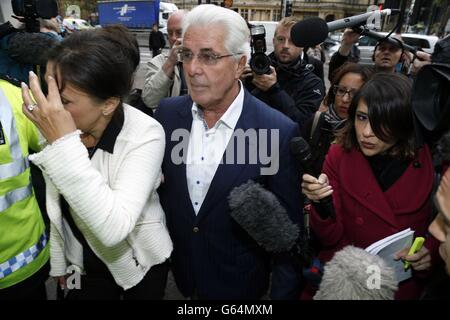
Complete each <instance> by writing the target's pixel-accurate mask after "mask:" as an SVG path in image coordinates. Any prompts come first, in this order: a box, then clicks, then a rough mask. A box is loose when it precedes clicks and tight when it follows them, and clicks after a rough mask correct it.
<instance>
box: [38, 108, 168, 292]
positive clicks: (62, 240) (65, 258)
mask: <svg viewBox="0 0 450 320" xmlns="http://www.w3.org/2000/svg"><path fill="white" fill-rule="evenodd" d="M79 134H80V131H78V130H77V131H76V132H73V133H70V134H68V135H66V136H64V137H62V138H61V139H58V140H57V141H55V142H54V143H53V144H51V145H49V146H47V147H46V148H44V150H42V151H41V152H39V153H37V154H34V155H31V156H30V160H31V161H33V162H34V163H35V164H36V165H37V166H38V167H39V168H41V170H42V171H43V173H44V177H45V179H46V182H47V187H46V194H47V211H48V215H49V218H50V222H51V228H50V263H51V271H50V275H51V276H62V275H65V274H66V270H67V268H68V267H69V266H70V265H73V266H74V267H75V268H76V269H77V270H79V271H81V272H82V271H83V251H82V246H81V245H80V243H79V242H78V241H77V239H76V238H75V236H74V235H73V233H72V230H71V229H70V227H69V224H68V223H67V221H66V220H65V219H64V218H63V217H62V214H61V208H60V194H61V195H63V196H64V198H65V199H66V201H67V202H68V204H69V206H70V208H71V214H72V217H73V220H74V221H75V224H76V225H77V227H78V228H79V229H80V231H81V232H82V233H83V235H84V237H85V238H86V240H87V242H88V244H89V246H90V247H91V248H92V250H93V251H94V253H95V254H96V255H97V256H98V257H99V258H100V259H101V260H102V261H103V262H104V263H105V264H106V266H107V267H108V269H109V270H110V272H111V274H112V275H113V277H114V279H115V281H116V282H117V284H118V285H119V286H121V287H122V288H124V289H125V290H126V289H129V288H131V287H133V286H135V285H136V284H138V283H139V282H140V281H141V280H142V278H143V277H144V276H145V274H146V273H147V271H148V270H149V269H150V268H151V267H152V266H154V265H156V264H160V263H162V262H164V261H165V260H166V259H167V258H169V256H170V254H171V252H172V248H173V247H172V241H171V239H170V236H169V233H168V230H167V227H166V221H165V215H164V211H163V209H162V207H161V205H160V202H159V197H158V194H157V192H156V189H157V188H158V186H159V184H160V182H161V163H162V160H163V156H164V147H165V136H164V130H163V129H162V127H161V125H160V124H159V123H158V122H157V121H156V120H154V119H152V118H150V117H148V116H146V115H145V114H143V113H142V112H140V111H138V110H136V109H135V108H133V107H131V106H128V105H124V124H123V127H122V129H121V131H120V133H119V135H118V136H117V139H116V142H115V144H114V152H113V154H110V153H109V152H107V151H104V150H102V149H98V150H97V151H96V153H95V154H94V157H93V158H92V160H89V157H88V152H87V150H86V148H85V146H84V145H83V143H82V142H81V140H80V136H79Z"/></svg>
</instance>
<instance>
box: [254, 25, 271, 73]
mask: <svg viewBox="0 0 450 320" xmlns="http://www.w3.org/2000/svg"><path fill="white" fill-rule="evenodd" d="M250 35H251V43H250V45H251V47H252V56H251V59H250V68H251V69H252V71H253V72H254V73H256V74H270V65H271V61H270V58H269V57H268V56H267V55H266V50H267V47H266V29H265V28H264V26H263V25H252V26H250Z"/></svg>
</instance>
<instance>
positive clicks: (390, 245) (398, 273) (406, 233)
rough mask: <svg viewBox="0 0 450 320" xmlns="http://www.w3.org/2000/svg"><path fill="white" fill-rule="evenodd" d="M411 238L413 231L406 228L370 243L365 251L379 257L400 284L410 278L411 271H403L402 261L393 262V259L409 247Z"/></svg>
mask: <svg viewBox="0 0 450 320" xmlns="http://www.w3.org/2000/svg"><path fill="white" fill-rule="evenodd" d="M413 238H414V231H413V230H411V229H410V228H408V229H405V230H403V231H400V232H397V233H395V234H393V235H390V236H388V237H386V238H383V239H381V240H379V241H377V242H374V243H372V244H371V245H370V246H368V247H367V248H366V249H365V250H366V251H367V252H369V253H371V254H374V255H378V256H380V257H381V258H382V259H383V260H384V261H385V262H386V263H387V265H388V266H390V267H392V268H393V269H394V271H395V279H396V280H397V282H402V281H405V280H406V279H409V278H411V269H408V270H405V268H404V264H403V261H402V260H401V259H400V260H394V257H395V254H396V253H397V252H399V251H400V250H402V249H404V248H409V247H411V245H412V242H413Z"/></svg>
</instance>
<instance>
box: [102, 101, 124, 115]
mask: <svg viewBox="0 0 450 320" xmlns="http://www.w3.org/2000/svg"><path fill="white" fill-rule="evenodd" d="M119 104H120V98H118V97H110V98H108V99H106V101H104V102H103V105H102V107H101V108H102V113H103V115H104V116H111V115H112V114H113V113H114V111H115V110H116V109H117V107H118V106H119Z"/></svg>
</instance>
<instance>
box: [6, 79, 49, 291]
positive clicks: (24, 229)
mask: <svg viewBox="0 0 450 320" xmlns="http://www.w3.org/2000/svg"><path fill="white" fill-rule="evenodd" d="M0 123H1V127H0V289H4V288H7V287H10V286H12V285H15V284H17V283H19V282H21V281H23V280H25V279H27V278H28V277H30V276H31V275H33V274H34V273H36V272H37V271H38V270H39V269H40V268H41V267H42V266H44V265H45V263H46V262H47V261H48V258H49V248H48V245H47V240H48V238H47V234H46V232H45V226H44V221H43V219H42V215H41V212H40V210H39V206H38V204H37V201H36V198H35V196H34V193H33V188H32V186H31V180H30V168H29V162H28V148H30V149H32V150H39V141H38V134H37V129H36V127H35V126H34V125H33V124H32V123H31V122H30V121H29V120H28V119H27V118H26V117H25V115H24V114H23V113H22V95H21V90H20V88H18V87H16V86H14V85H12V84H10V83H9V82H7V81H5V80H0Z"/></svg>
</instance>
